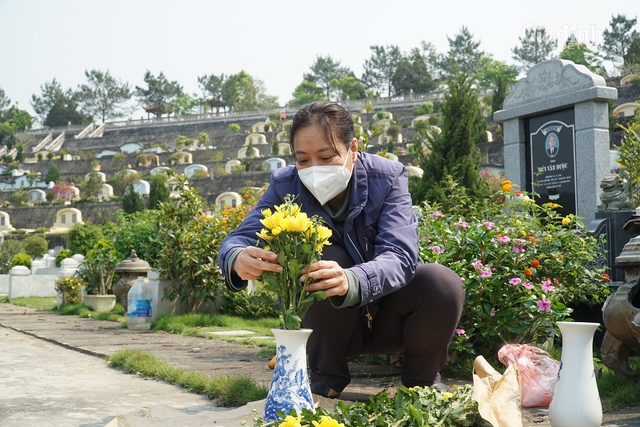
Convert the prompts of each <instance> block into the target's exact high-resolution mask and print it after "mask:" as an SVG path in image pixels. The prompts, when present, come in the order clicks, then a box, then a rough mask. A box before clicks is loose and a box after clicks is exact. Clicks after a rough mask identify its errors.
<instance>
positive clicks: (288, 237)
mask: <svg viewBox="0 0 640 427" xmlns="http://www.w3.org/2000/svg"><path fill="white" fill-rule="evenodd" d="M274 208H275V211H274V212H272V211H271V209H265V210H263V211H262V212H261V213H262V216H263V217H264V219H262V221H261V223H262V225H263V226H264V228H263V229H262V230H260V232H259V233H257V234H258V237H259V238H260V239H261V240H262V242H263V243H264V244H265V246H264V248H265V249H267V250H270V251H272V252H274V253H276V254H278V264H280V266H281V267H282V271H281V272H279V273H276V272H272V271H265V272H263V274H262V282H263V283H264V284H265V285H266V287H267V289H268V290H269V291H271V292H273V293H274V294H275V295H277V302H278V304H279V308H278V313H279V317H280V323H281V326H282V327H283V328H284V329H300V323H301V322H302V318H303V317H304V315H305V313H306V312H307V310H308V309H309V307H310V306H311V303H312V302H313V301H314V300H315V299H325V298H326V297H327V296H326V294H325V293H324V292H313V293H309V292H307V291H306V290H305V288H306V287H307V285H308V284H309V283H311V280H312V279H311V277H310V276H307V277H306V280H304V281H301V280H300V276H301V275H302V268H303V267H309V266H310V265H311V264H313V263H314V262H316V261H319V260H320V257H321V255H322V248H323V247H324V246H325V245H328V244H329V238H330V237H331V230H330V229H329V228H328V227H325V226H324V225H322V220H321V219H320V217H318V216H315V215H314V216H313V217H311V218H309V217H308V216H307V214H306V213H304V212H302V211H301V210H300V206H299V205H298V204H297V203H294V197H292V196H291V195H287V196H285V199H284V203H283V204H281V205H280V206H275V207H274Z"/></svg>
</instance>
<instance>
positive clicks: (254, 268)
mask: <svg viewBox="0 0 640 427" xmlns="http://www.w3.org/2000/svg"><path fill="white" fill-rule="evenodd" d="M277 262H278V255H276V254H275V253H273V252H271V251H265V250H264V249H261V248H259V247H257V246H247V247H246V248H244V249H243V250H242V252H240V253H239V254H238V256H237V257H236V259H235V260H233V264H232V265H231V270H232V271H235V272H236V274H237V275H238V276H240V278H241V279H242V280H256V279H258V278H259V277H260V276H262V272H263V271H273V272H275V273H279V272H281V271H282V267H280V265H278V264H277Z"/></svg>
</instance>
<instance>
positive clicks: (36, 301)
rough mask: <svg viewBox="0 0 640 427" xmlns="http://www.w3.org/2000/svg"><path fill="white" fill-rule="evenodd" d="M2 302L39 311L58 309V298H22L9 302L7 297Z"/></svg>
mask: <svg viewBox="0 0 640 427" xmlns="http://www.w3.org/2000/svg"><path fill="white" fill-rule="evenodd" d="M2 302H10V303H11V304H13V305H17V306H20V307H29V308H35V309H36V310H38V311H54V310H56V308H57V298H56V297H22V298H12V299H11V301H9V298H8V297H5V298H4V301H2Z"/></svg>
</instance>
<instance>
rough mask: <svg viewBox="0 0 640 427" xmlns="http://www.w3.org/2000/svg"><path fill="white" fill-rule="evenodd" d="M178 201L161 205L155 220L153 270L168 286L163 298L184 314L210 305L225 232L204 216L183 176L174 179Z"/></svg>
mask: <svg viewBox="0 0 640 427" xmlns="http://www.w3.org/2000/svg"><path fill="white" fill-rule="evenodd" d="M176 188H178V189H179V191H180V197H179V198H177V199H176V200H174V201H172V202H171V203H162V204H161V207H160V209H159V213H158V216H157V222H158V237H159V240H160V242H161V248H162V249H161V250H160V252H159V253H158V260H157V263H156V265H155V267H156V268H157V269H158V271H159V273H160V275H161V276H163V277H165V278H167V279H169V280H170V281H171V285H169V286H167V288H166V289H165V295H166V297H167V298H168V299H169V300H171V301H178V302H179V303H180V304H181V305H182V306H183V307H184V308H185V309H186V310H187V311H188V312H190V313H193V312H194V311H195V310H196V308H197V307H198V306H199V305H200V304H202V303H204V302H207V301H213V300H214V299H215V297H216V296H217V294H218V293H219V291H220V289H221V287H222V277H221V275H220V272H219V270H218V264H217V257H218V248H219V247H220V243H221V242H222V239H223V238H224V237H225V236H226V234H227V232H226V231H225V230H224V228H223V227H222V226H223V225H224V224H223V223H222V218H220V217H218V216H211V217H210V216H207V215H205V203H204V199H203V198H202V197H200V196H199V195H198V192H197V190H196V189H194V188H191V187H190V186H189V180H188V178H187V177H186V176H185V175H178V176H177V177H176Z"/></svg>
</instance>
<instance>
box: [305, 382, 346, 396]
mask: <svg viewBox="0 0 640 427" xmlns="http://www.w3.org/2000/svg"><path fill="white" fill-rule="evenodd" d="M330 392H331V387H329V386H328V385H326V384H325V383H312V384H311V393H313V394H317V395H318V396H322V397H328V398H329V399H337V398H338V397H340V393H338V394H336V395H335V396H329V393H330Z"/></svg>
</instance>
